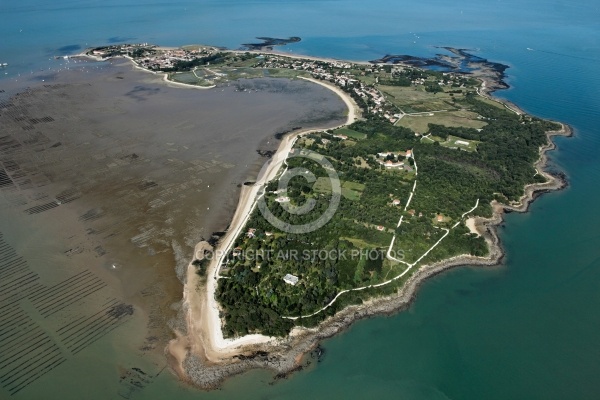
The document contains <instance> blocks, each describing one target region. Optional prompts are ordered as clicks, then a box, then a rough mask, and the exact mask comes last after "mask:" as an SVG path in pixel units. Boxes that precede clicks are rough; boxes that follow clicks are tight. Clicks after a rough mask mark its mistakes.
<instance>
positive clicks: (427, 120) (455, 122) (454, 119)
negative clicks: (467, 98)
mask: <svg viewBox="0 0 600 400" xmlns="http://www.w3.org/2000/svg"><path fill="white" fill-rule="evenodd" d="M477 117H478V115H477V114H475V113H473V112H470V111H465V110H459V111H450V112H440V113H433V115H431V114H422V115H407V116H405V117H403V118H402V119H401V120H400V121H398V123H397V124H396V125H398V126H403V127H405V128H409V129H411V130H412V131H414V132H418V133H427V132H429V126H428V125H429V124H437V125H444V126H450V127H465V128H475V129H481V128H483V127H484V126H486V125H487V123H486V122H484V121H482V120H481V119H478V118H477Z"/></svg>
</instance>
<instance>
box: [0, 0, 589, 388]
mask: <svg viewBox="0 0 600 400" xmlns="http://www.w3.org/2000/svg"><path fill="white" fill-rule="evenodd" d="M0 16H1V17H2V18H1V19H0V20H1V23H0V38H1V39H0V63H4V62H6V63H8V64H9V65H8V66H7V67H3V68H1V69H0V75H2V79H9V80H17V81H19V82H22V83H23V85H24V86H26V85H27V80H28V77H29V76H32V75H34V74H36V73H39V72H40V70H44V71H45V70H48V69H52V70H58V69H61V68H68V67H69V66H70V64H69V63H68V62H66V61H64V60H60V61H57V60H54V58H53V57H54V56H56V55H65V54H73V53H77V52H79V51H81V50H83V49H84V48H85V47H87V46H95V45H103V44H109V43H119V42H124V41H126V42H150V43H156V44H159V45H165V46H169V45H170V46H178V45H184V44H192V43H206V44H213V45H221V46H227V47H230V48H238V47H239V46H240V45H241V44H242V43H247V42H252V41H254V37H255V36H271V37H288V36H300V37H302V41H301V42H300V43H297V44H293V45H290V46H287V47H285V48H284V50H285V51H289V52H291V53H292V54H306V55H314V56H324V57H335V58H342V59H351V60H370V59H374V58H378V57H381V56H383V55H385V54H389V53H396V54H413V55H418V56H427V55H433V54H435V53H437V52H438V49H436V48H435V46H453V47H463V48H469V49H472V50H473V51H474V52H475V54H477V55H479V56H481V57H485V58H488V59H490V60H493V61H498V62H502V63H505V64H508V65H510V69H508V71H507V74H508V83H509V84H510V85H511V88H510V89H509V90H506V91H502V92H499V93H497V95H498V96H499V97H502V98H506V99H508V100H510V101H512V102H514V103H516V104H518V105H519V106H520V107H522V108H523V109H524V110H526V111H527V112H529V113H531V114H534V115H537V116H540V117H545V118H551V119H556V120H560V121H563V122H566V123H568V124H570V125H571V126H572V127H573V128H574V130H575V136H574V137H573V138H570V139H568V138H558V139H556V142H557V144H558V147H559V149H558V151H555V152H552V153H551V156H550V158H551V162H550V168H552V169H553V170H558V171H562V172H564V173H565V174H566V175H567V177H568V180H569V186H568V188H567V189H566V190H563V191H560V192H554V193H550V194H546V195H544V196H542V197H541V198H540V199H538V200H537V201H536V202H535V203H534V204H533V205H532V207H531V209H530V212H528V213H526V214H510V215H507V217H506V221H505V224H504V225H503V226H502V227H501V228H500V237H501V240H502V242H503V246H504V248H505V249H506V252H507V256H506V258H505V260H504V262H503V264H502V265H501V266H499V267H494V268H489V269H481V268H470V267H466V268H457V269H455V270H452V271H449V272H446V273H444V274H442V275H440V276H437V277H435V278H433V279H431V280H429V281H428V282H427V283H426V284H424V285H423V286H422V288H421V289H420V290H419V293H418V297H417V299H416V301H415V302H414V304H413V305H412V306H411V308H410V309H409V310H408V311H405V312H402V313H400V314H398V315H396V316H393V317H378V318H372V319H369V320H365V321H360V322H358V323H356V324H355V325H354V326H353V327H352V328H351V329H349V330H348V331H347V332H345V333H343V334H341V335H339V336H337V337H335V338H332V339H330V340H328V341H326V342H325V343H324V348H325V356H324V358H323V359H322V361H321V362H319V363H314V364H315V365H313V366H311V368H309V369H308V370H305V371H302V372H299V373H296V374H294V375H293V376H292V377H291V378H289V379H287V380H284V381H278V382H276V383H275V384H274V385H270V384H269V383H270V382H271V376H270V374H269V373H267V372H265V371H254V372H251V373H248V374H245V375H242V376H240V377H236V378H233V379H231V380H229V381H228V382H227V383H226V385H225V387H224V389H223V390H220V391H215V392H208V393H206V392H199V391H197V390H195V389H192V388H189V387H186V386H184V385H182V384H180V383H178V382H177V381H176V380H175V379H174V378H173V377H172V376H170V375H169V374H167V373H163V374H161V375H159V376H158V377H157V378H156V379H155V380H154V381H153V382H152V383H151V384H149V385H147V386H146V387H145V388H144V389H143V390H140V391H138V392H136V393H134V394H133V395H132V397H131V398H140V399H141V398H144V399H145V398H151V399H166V398H179V399H186V398H190V399H191V398H194V399H198V398H200V399H204V398H206V399H210V398H215V399H216V398H222V399H229V398H233V397H234V396H239V397H242V398H262V399H279V398H286V399H287V398H291V399H301V398H324V399H325V398H356V399H361V398H367V397H369V398H397V399H567V398H568V399H597V398H600V380H599V379H598V376H600V346H598V342H599V340H600V291H599V290H598V289H599V287H600V246H599V244H600V232H599V226H600V213H599V212H598V204H599V203H600V158H599V157H598V154H599V153H600V97H599V96H598V94H599V93H600V74H599V73H598V72H599V71H600V3H598V2H597V1H591V0H583V1H578V2H573V1H563V0H560V1H541V0H531V1H522V0H521V1H516V0H508V1H497V0H494V1H491V0H477V1H476V0H464V1H456V2H446V1H435V0H426V1H420V2H415V1H411V2H409V1H392V0H375V1H369V2H365V1H338V0H332V1H320V0H289V1H281V0H261V1H256V0H225V1H196V2H192V1H175V2H154V1H146V0H140V1H128V2H123V1H117V0H103V1H99V0H94V1H92V0H89V1H54V2H47V1H41V0H25V1H20V2H8V1H2V2H0ZM0 83H1V81H0ZM0 129H1V128H0ZM8 228H9V227H5V226H2V221H0V230H2V229H8ZM96 346H98V348H97V349H102V348H103V346H104V347H106V346H107V342H104V343H103V342H102V341H100V342H99V343H98V344H97V345H96ZM115 351H118V349H114V348H113V349H110V351H108V350H107V351H105V352H103V351H97V352H96V353H94V355H93V356H89V357H87V358H85V359H84V360H83V361H82V362H87V363H94V362H96V360H95V357H100V358H102V357H103V355H104V357H110V356H111V354H112V353H113V352H115ZM99 364H100V365H105V364H102V363H99ZM61 374H71V377H72V379H71V380H66V379H64V377H61V378H58V377H59V376H60V375H61ZM113 375H114V371H112V370H111V371H104V370H103V369H101V368H98V369H97V370H96V371H95V374H94V375H93V376H78V369H77V368H75V367H68V368H67V367H66V366H65V368H64V369H63V370H62V372H61V369H60V368H58V369H57V370H56V371H53V372H52V373H51V374H48V375H47V376H45V377H44V378H43V379H40V380H39V381H38V382H37V383H36V385H32V386H31V389H29V388H28V390H27V391H23V392H22V393H19V395H17V396H15V398H45V399H78V398H82V396H85V398H97V399H108V398H119V397H118V394H117V388H116V387H117V382H115V380H114V379H112V378H111V377H112V376H113ZM56 382H61V384H60V385H58V384H56Z"/></svg>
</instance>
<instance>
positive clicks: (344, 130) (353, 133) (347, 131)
mask: <svg viewBox="0 0 600 400" xmlns="http://www.w3.org/2000/svg"><path fill="white" fill-rule="evenodd" d="M334 134H336V135H346V136H348V137H350V138H352V139H357V140H362V139H365V138H366V137H367V134H365V133H362V132H357V131H355V130H352V129H349V128H339V129H336V130H335V131H334Z"/></svg>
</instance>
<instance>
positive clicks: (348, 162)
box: [216, 76, 558, 336]
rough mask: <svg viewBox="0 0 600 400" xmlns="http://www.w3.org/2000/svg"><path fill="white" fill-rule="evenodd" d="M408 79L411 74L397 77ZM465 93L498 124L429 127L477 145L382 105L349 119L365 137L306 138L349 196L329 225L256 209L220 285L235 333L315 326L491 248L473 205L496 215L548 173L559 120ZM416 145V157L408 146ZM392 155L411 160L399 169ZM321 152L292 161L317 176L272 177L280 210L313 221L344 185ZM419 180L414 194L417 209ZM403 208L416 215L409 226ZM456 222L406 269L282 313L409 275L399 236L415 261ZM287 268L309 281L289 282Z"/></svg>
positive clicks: (273, 203)
mask: <svg viewBox="0 0 600 400" xmlns="http://www.w3.org/2000/svg"><path fill="white" fill-rule="evenodd" d="M401 78H406V79H409V77H403V76H398V77H397V78H395V79H398V80H400V79H401ZM386 84H389V83H386ZM398 84H400V82H399V83H398ZM457 103H458V104H457V105H458V106H459V107H462V108H464V109H467V110H470V111H472V112H475V113H477V114H478V115H479V116H480V118H482V119H484V120H485V121H486V122H487V125H486V126H485V127H484V128H483V129H480V130H476V129H472V128H460V127H458V128H457V127H446V126H443V125H435V124H430V126H429V132H430V133H431V134H432V135H435V136H437V137H439V138H442V139H444V138H448V137H449V136H452V137H456V138H461V139H465V140H474V141H477V142H478V145H477V150H476V151H472V152H468V151H461V150H460V149H456V148H449V147H444V146H441V145H440V144H439V143H438V142H436V141H432V142H425V141H422V140H421V138H420V137H419V136H417V135H415V133H414V132H412V131H411V130H409V129H407V128H403V127H399V126H394V125H392V124H390V123H389V122H388V121H387V120H385V119H383V118H382V117H380V116H377V115H371V114H369V115H368V116H367V117H366V118H365V119H363V120H360V121H357V122H355V123H354V124H352V125H350V126H349V127H347V128H346V131H345V132H348V129H350V130H352V131H353V132H357V133H358V134H355V135H353V137H348V138H347V139H341V138H337V137H335V136H334V134H336V132H334V131H327V132H325V131H324V132H321V133H317V134H310V135H307V136H305V137H303V138H302V139H300V140H298V142H297V144H296V147H295V149H294V154H296V155H298V154H300V155H302V154H303V153H302V152H306V151H308V150H310V151H312V152H315V153H318V154H320V155H321V156H322V157H324V158H326V160H327V161H329V163H331V165H332V166H333V168H334V169H335V171H336V172H337V174H338V176H339V180H340V185H341V188H342V190H341V197H340V203H339V207H338V208H337V211H336V212H335V214H334V215H333V217H332V218H331V220H330V221H329V222H328V223H327V224H325V225H324V226H323V227H322V228H320V229H318V230H315V231H312V232H308V233H286V232H283V231H280V230H278V229H277V228H275V227H274V226H272V225H271V224H270V223H269V222H268V221H267V220H265V219H264V218H263V216H262V215H261V213H260V212H259V211H258V210H255V211H254V212H253V214H252V215H251V217H250V219H249V221H248V223H247V225H246V228H245V229H243V230H242V234H241V235H240V236H239V237H238V238H237V240H236V242H235V244H234V246H232V249H231V252H230V254H229V256H228V259H227V262H226V263H225V265H223V266H222V268H221V274H222V275H223V276H224V278H223V279H220V280H219V281H218V290H217V294H216V295H217V298H218V300H219V302H220V303H221V305H222V307H223V312H222V317H223V318H224V320H225V334H226V335H228V336H235V335H243V334H247V333H256V332H260V333H264V334H267V335H274V336H281V335H285V334H287V333H288V332H289V330H290V329H291V328H292V327H293V326H294V325H295V324H302V325H306V326H310V325H314V324H316V323H318V322H320V321H321V320H323V319H324V318H326V317H327V316H328V315H332V314H333V313H335V312H336V311H337V310H340V309H342V308H343V307H345V306H347V305H348V304H355V303H360V302H362V301H364V300H365V299H368V298H369V297H372V296H376V295H383V294H390V293H392V292H394V291H395V290H397V289H398V287H399V286H401V285H402V284H403V282H405V280H406V279H408V277H409V276H410V275H411V274H412V273H414V271H416V270H417V269H418V267H419V265H424V264H426V263H432V262H435V261H439V260H442V259H445V258H449V257H452V256H456V255H460V254H471V255H474V256H485V255H487V253H488V249H487V245H486V243H485V241H484V239H483V238H482V237H478V236H477V235H475V234H472V233H470V231H469V229H468V228H467V227H466V226H465V224H464V220H463V219H461V216H462V214H463V213H465V212H466V211H467V210H469V209H471V208H472V207H473V206H474V205H475V204H476V201H477V200H479V203H478V204H479V206H478V207H477V209H475V210H474V211H473V212H472V213H471V215H478V216H491V212H492V210H491V207H490V202H491V201H492V200H493V199H496V200H499V201H502V202H510V201H514V200H517V199H519V197H520V196H522V194H523V190H524V186H525V185H527V184H530V183H534V182H540V181H542V180H543V177H541V176H540V175H538V174H536V171H535V169H534V166H533V165H534V163H535V161H536V160H537V159H538V157H539V148H540V146H543V145H544V144H546V143H547V136H546V131H548V130H555V129H558V125H557V124H554V123H552V122H548V121H543V120H540V119H537V118H533V117H530V116H526V115H517V114H514V113H512V112H510V111H508V110H506V109H502V108H499V107H497V106H494V105H491V104H489V103H486V102H484V101H482V100H480V99H479V97H478V96H477V95H474V94H470V93H469V94H467V95H466V96H464V98H462V99H458V100H457ZM361 134H362V135H361ZM408 150H412V154H413V156H412V157H409V156H405V155H406V154H407V151H408ZM380 153H383V154H384V155H386V154H387V155H386V156H385V157H383V156H381V155H380ZM306 154H308V153H306ZM388 160H390V161H393V162H394V163H397V164H398V163H401V164H402V165H400V166H398V167H394V168H388V167H386V165H385V161H388ZM316 161H317V160H316V159H314V157H313V159H311V157H292V158H289V159H288V168H289V169H293V168H303V169H306V170H307V171H309V172H310V173H311V174H313V175H314V176H315V177H316V178H317V180H316V181H315V182H309V181H308V180H307V179H305V178H304V177H303V176H295V177H293V178H291V179H290V180H289V184H288V186H287V190H286V191H285V192H282V191H280V190H278V189H279V182H278V181H272V182H271V183H270V184H269V185H267V187H266V188H265V195H264V196H265V202H266V205H267V206H268V208H269V210H270V211H271V212H272V213H273V215H275V216H276V217H277V218H279V219H280V220H282V221H284V222H286V223H289V224H294V225H298V224H306V223H311V222H312V221H315V220H317V219H318V218H319V217H320V216H321V215H323V213H324V212H325V210H326V209H327V207H328V206H329V204H330V201H331V199H332V196H334V193H333V192H332V188H331V186H328V185H327V184H328V180H329V178H328V171H326V170H325V168H323V167H322V166H321V165H320V163H318V162H316ZM415 164H416V165H417V166H418V175H417V174H416V170H415V168H414V166H415ZM280 179H281V177H280ZM415 180H416V181H417V184H416V189H415V192H414V196H413V198H412V200H411V202H410V206H409V207H408V208H407V209H406V210H405V205H406V203H407V201H408V198H409V195H410V193H411V190H412V188H413V185H414V182H415ZM282 196H285V201H282V198H283V197H282ZM308 202H310V203H311V204H313V208H312V210H311V211H310V212H308V213H305V214H294V213H290V212H289V210H290V208H291V209H294V207H296V208H297V207H302V206H303V205H305V204H307V203H308ZM401 216H402V217H403V221H404V222H403V223H402V225H401V226H400V227H398V228H397V223H398V220H399V218H400V217H401ZM457 222H458V223H459V224H458V225H456V228H455V229H451V228H452V227H453V226H454V225H455V224H456V223H457ZM445 232H448V234H447V236H446V237H444V239H443V240H442V241H441V242H440V243H439V245H438V246H437V247H435V249H433V251H431V252H430V253H429V254H428V255H427V257H425V258H424V259H423V260H422V261H421V263H420V264H419V265H417V266H416V267H415V268H413V270H411V271H410V273H408V274H406V276H405V277H403V278H402V279H399V280H397V281H394V282H392V283H390V284H389V285H386V286H382V287H381V288H377V289H367V290H363V291H360V292H350V293H345V294H344V295H342V296H340V297H339V299H338V300H337V301H336V302H335V303H334V304H333V305H332V306H331V307H329V308H327V309H326V310H324V311H323V312H320V313H318V314H317V315H315V316H314V317H311V318H299V319H297V320H295V321H294V320H290V319H285V318H282V317H285V316H291V317H296V316H302V315H308V314H312V313H314V312H315V311H317V310H319V309H321V308H322V307H323V306H325V305H327V304H328V303H329V302H330V301H331V300H332V299H333V298H334V297H335V296H336V295H337V294H338V293H339V292H340V291H341V290H345V289H352V288H356V287H363V286H367V285H370V284H377V283H381V282H384V281H386V280H388V279H390V278H391V277H394V276H397V275H399V274H400V273H401V272H402V271H404V270H405V269H406V268H407V266H406V265H405V264H402V263H398V262H395V261H392V260H390V259H388V258H387V257H386V252H387V250H388V248H389V246H390V243H391V240H392V237H394V235H395V236H396V239H395V243H394V246H393V250H394V252H395V254H400V255H401V256H402V257H404V258H403V260H404V261H406V262H407V263H412V262H414V261H416V260H418V259H419V257H421V256H422V255H423V254H424V253H425V251H427V249H429V248H431V247H432V245H433V243H435V242H436V241H438V240H439V239H440V238H441V237H442V236H443V235H444V233H445ZM357 254H360V256H357ZM364 254H368V257H363V255H364ZM249 255H251V256H249ZM287 274H291V275H293V276H295V277H297V278H298V282H297V283H296V284H289V283H286V282H285V281H284V279H283V278H284V277H285V276H286V275H287Z"/></svg>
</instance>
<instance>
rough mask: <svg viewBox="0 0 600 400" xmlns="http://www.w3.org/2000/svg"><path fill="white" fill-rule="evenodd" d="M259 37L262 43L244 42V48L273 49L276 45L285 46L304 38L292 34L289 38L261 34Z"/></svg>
mask: <svg viewBox="0 0 600 400" xmlns="http://www.w3.org/2000/svg"><path fill="white" fill-rule="evenodd" d="M257 39H258V40H262V43H244V44H242V50H259V51H260V50H273V47H274V46H285V45H287V44H290V43H297V42H299V41H301V40H302V39H301V38H300V37H298V36H292V37H289V38H287V39H281V38H273V37H267V36H259V37H257Z"/></svg>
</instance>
